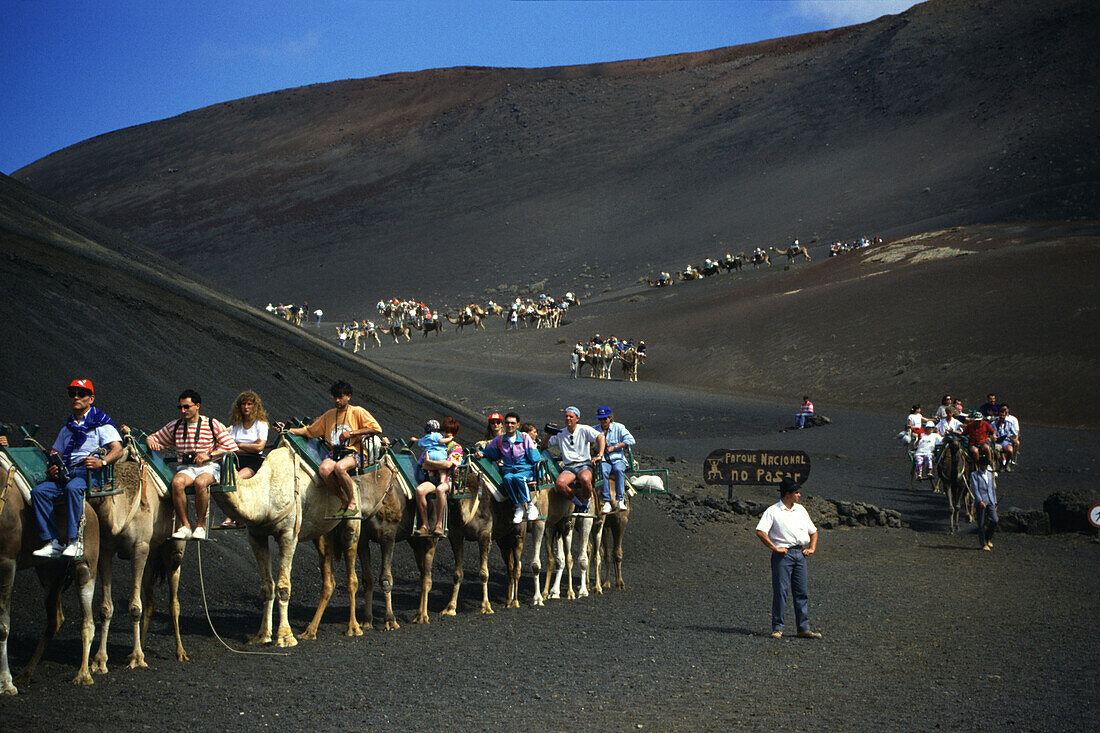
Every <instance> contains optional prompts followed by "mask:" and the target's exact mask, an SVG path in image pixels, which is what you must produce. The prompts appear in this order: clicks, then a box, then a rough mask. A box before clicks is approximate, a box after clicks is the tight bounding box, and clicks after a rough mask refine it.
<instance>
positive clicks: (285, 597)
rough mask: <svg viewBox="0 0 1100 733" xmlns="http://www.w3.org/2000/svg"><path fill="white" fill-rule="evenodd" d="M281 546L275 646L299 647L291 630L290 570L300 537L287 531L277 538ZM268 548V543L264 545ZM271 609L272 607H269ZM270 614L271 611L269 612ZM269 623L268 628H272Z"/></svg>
mask: <svg viewBox="0 0 1100 733" xmlns="http://www.w3.org/2000/svg"><path fill="white" fill-rule="evenodd" d="M276 542H278V544H279V578H278V581H277V582H276V584H275V596H276V598H277V599H278V603H279V629H278V631H276V632H275V646H279V647H291V646H298V640H297V639H295V638H294V632H293V631H291V629H290V617H289V611H290V568H291V566H292V565H293V564H294V550H295V549H297V547H298V535H296V534H294V530H293V529H285V530H283V532H282V533H280V534H279V536H278V537H276ZM264 546H265V547H266V546H267V543H266V542H265V543H264ZM268 608H269V609H270V606H268ZM269 613H270V611H269ZM269 618H270V617H269ZM270 623H271V622H270V621H268V628H270Z"/></svg>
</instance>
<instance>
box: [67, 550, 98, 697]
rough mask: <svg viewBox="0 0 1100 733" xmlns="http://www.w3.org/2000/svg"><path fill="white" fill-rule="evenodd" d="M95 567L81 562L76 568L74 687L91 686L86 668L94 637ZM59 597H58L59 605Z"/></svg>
mask: <svg viewBox="0 0 1100 733" xmlns="http://www.w3.org/2000/svg"><path fill="white" fill-rule="evenodd" d="M95 576H96V567H95V565H93V564H92V563H90V562H87V561H85V562H83V563H81V564H80V565H79V566H77V568H76V578H77V586H78V587H79V589H80V617H81V618H80V669H79V670H77V673H76V677H73V684H74V685H90V684H92V672H91V670H90V669H89V667H88V657H89V656H90V654H91V651H92V639H93V638H94V637H95V613H94V612H93V609H92V606H93V601H94V600H95ZM60 601H61V597H60V595H59V596H58V603H59V604H60Z"/></svg>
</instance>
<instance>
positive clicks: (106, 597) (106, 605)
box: [92, 548, 115, 674]
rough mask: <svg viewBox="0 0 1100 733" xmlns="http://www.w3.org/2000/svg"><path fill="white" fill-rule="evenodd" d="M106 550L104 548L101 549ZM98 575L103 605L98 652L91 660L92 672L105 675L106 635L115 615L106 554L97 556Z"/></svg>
mask: <svg viewBox="0 0 1100 733" xmlns="http://www.w3.org/2000/svg"><path fill="white" fill-rule="evenodd" d="M102 549H104V550H105V549H106V548H102ZM99 565H100V567H99V574H100V576H101V577H102V578H103V603H102V605H101V606H100V608H99V614H100V619H101V620H100V627H99V650H98V651H97V652H96V654H95V659H94V660H92V671H93V672H95V673H96V674H107V633H108V631H109V630H110V628H111V617H112V616H114V615H115V604H114V599H113V598H112V597H111V556H110V554H108V553H107V552H104V554H102V555H100V556H99Z"/></svg>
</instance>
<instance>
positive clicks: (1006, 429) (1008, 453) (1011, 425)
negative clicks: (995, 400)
mask: <svg viewBox="0 0 1100 733" xmlns="http://www.w3.org/2000/svg"><path fill="white" fill-rule="evenodd" d="M998 407H999V408H1000V412H999V414H998V415H997V419H996V420H994V421H993V430H994V431H995V432H996V433H997V449H998V450H1000V451H1001V455H1003V456H1004V459H1005V464H1006V465H1008V466H1015V465H1016V451H1018V450H1019V449H1020V421H1019V420H1017V419H1016V416H1015V415H1011V414H1009V411H1008V405H1007V404H1002V405H998Z"/></svg>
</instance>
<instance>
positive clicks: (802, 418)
mask: <svg viewBox="0 0 1100 733" xmlns="http://www.w3.org/2000/svg"><path fill="white" fill-rule="evenodd" d="M808 417H810V415H809V414H802V413H801V412H800V413H798V414H797V415H795V416H794V424H795V426H796V427H800V428H801V427H805V425H806V418H808Z"/></svg>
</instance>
